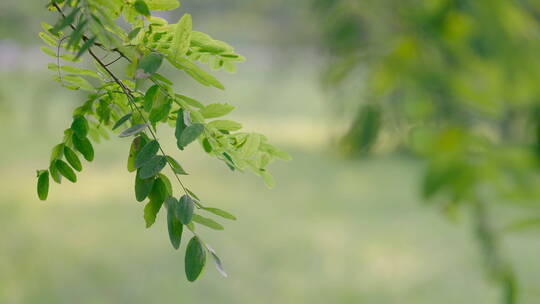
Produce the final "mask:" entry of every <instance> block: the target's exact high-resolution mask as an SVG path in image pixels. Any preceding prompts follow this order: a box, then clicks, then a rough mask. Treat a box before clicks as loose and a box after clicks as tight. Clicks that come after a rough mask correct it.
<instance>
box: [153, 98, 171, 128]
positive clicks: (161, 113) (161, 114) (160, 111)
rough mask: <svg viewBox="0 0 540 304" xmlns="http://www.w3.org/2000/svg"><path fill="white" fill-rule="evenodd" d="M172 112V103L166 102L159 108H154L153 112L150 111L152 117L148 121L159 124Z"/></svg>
mask: <svg viewBox="0 0 540 304" xmlns="http://www.w3.org/2000/svg"><path fill="white" fill-rule="evenodd" d="M170 111H171V103H170V102H165V103H164V104H162V105H160V106H159V107H156V108H153V109H152V111H150V115H149V116H148V119H149V120H150V121H151V122H153V123H157V122H158V121H161V120H163V119H164V118H165V117H167V116H168V115H169V112H170Z"/></svg>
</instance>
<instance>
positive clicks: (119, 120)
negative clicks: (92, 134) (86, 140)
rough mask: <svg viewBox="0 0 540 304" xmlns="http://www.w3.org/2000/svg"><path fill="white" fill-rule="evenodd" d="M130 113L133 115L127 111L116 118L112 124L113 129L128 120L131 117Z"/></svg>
mask: <svg viewBox="0 0 540 304" xmlns="http://www.w3.org/2000/svg"><path fill="white" fill-rule="evenodd" d="M132 115H133V114H131V113H129V114H126V115H124V116H122V117H121V118H120V119H118V121H117V122H116V123H115V124H114V126H113V128H112V129H113V130H116V129H118V127H120V126H121V125H123V124H124V123H125V122H126V121H128V120H129V119H130V118H131V116H132Z"/></svg>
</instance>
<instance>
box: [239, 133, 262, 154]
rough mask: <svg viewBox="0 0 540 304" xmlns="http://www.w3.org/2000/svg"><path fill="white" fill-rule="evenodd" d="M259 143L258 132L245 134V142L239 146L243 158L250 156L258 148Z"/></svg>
mask: <svg viewBox="0 0 540 304" xmlns="http://www.w3.org/2000/svg"><path fill="white" fill-rule="evenodd" d="M260 144H261V137H260V136H259V135H258V134H249V135H248V136H247V139H246V142H245V143H244V145H243V146H242V148H240V152H241V153H242V156H243V157H244V158H245V159H248V158H250V157H251V156H253V154H255V153H256V152H257V151H258V150H259V145H260Z"/></svg>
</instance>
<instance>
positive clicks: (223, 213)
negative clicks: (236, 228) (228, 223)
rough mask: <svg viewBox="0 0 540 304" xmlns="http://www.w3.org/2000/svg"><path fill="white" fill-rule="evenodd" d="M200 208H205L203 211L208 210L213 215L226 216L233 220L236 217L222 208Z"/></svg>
mask: <svg viewBox="0 0 540 304" xmlns="http://www.w3.org/2000/svg"><path fill="white" fill-rule="evenodd" d="M202 209H203V210H205V211H208V212H210V213H213V214H215V215H218V216H221V217H222V218H226V219H229V220H233V221H235V220H236V217H235V216H234V215H232V214H230V213H229V212H227V211H225V210H222V209H218V208H211V207H204V208H202Z"/></svg>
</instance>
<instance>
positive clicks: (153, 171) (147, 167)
mask: <svg viewBox="0 0 540 304" xmlns="http://www.w3.org/2000/svg"><path fill="white" fill-rule="evenodd" d="M166 165H167V159H166V157H165V156H163V155H156V156H154V157H152V158H151V159H150V160H149V161H147V162H146V163H145V164H144V165H143V166H142V167H141V168H140V169H139V173H138V175H139V178H142V179H145V178H150V177H152V176H156V175H157V174H158V173H159V172H161V170H163V168H165V166H166Z"/></svg>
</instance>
